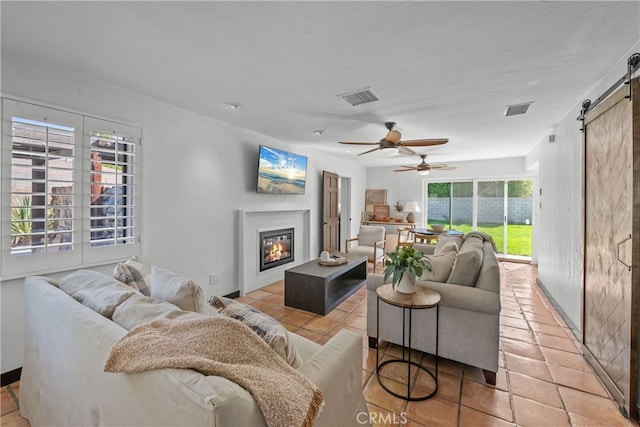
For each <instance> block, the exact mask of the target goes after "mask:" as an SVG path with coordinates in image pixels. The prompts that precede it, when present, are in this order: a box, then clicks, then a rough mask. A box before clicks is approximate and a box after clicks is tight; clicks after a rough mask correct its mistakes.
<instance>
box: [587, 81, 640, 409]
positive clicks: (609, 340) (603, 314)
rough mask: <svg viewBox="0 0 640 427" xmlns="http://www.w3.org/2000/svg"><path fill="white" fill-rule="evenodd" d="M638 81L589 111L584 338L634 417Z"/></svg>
mask: <svg viewBox="0 0 640 427" xmlns="http://www.w3.org/2000/svg"><path fill="white" fill-rule="evenodd" d="M632 83H633V90H634V94H633V98H632V101H630V100H629V99H626V98H625V95H627V94H628V90H629V88H628V86H623V87H621V88H620V89H619V90H617V91H616V92H614V93H613V94H612V95H611V96H610V97H609V98H607V99H606V100H604V101H603V102H602V103H600V104H599V105H597V106H596V107H595V108H594V109H593V110H592V111H591V112H589V113H587V115H586V116H585V133H584V135H585V151H584V154H585V166H584V174H585V176H584V185H585V230H584V236H585V237H584V239H585V241H584V245H585V246H584V282H583V287H584V288H583V298H584V304H583V310H584V312H583V325H582V326H583V327H582V332H583V337H582V339H583V349H584V353H585V356H586V357H587V359H589V361H590V362H591V364H592V365H593V366H594V368H595V369H596V371H597V372H598V374H599V375H600V377H601V378H602V380H603V382H604V383H605V384H606V385H607V388H608V389H609V391H610V392H611V394H612V395H613V396H614V398H615V399H616V400H617V402H618V404H619V406H620V408H621V409H623V410H624V411H625V412H626V414H628V415H629V416H632V417H635V403H636V394H637V371H638V367H637V351H638V348H637V342H636V339H635V337H636V336H637V335H636V334H637V327H638V326H637V323H638V313H637V310H638V307H637V300H638V292H639V291H638V271H637V270H638V264H637V261H634V260H637V259H638V255H639V254H638V253H637V248H638V240H639V239H638V228H639V226H638V218H637V216H638V208H637V206H638V200H637V185H638V176H639V175H638V170H637V169H638V163H639V162H638V159H637V156H638V148H637V144H638V141H637V139H638V138H639V136H640V134H639V132H640V129H639V127H638V123H634V121H636V122H638V121H640V117H639V116H638V112H639V110H638V104H639V102H638V101H639V100H638V98H639V93H638V80H637V79H635V80H634V81H633V82H632ZM634 109H635V112H634ZM634 116H635V117H634ZM634 126H635V129H634ZM634 139H635V144H636V148H635V150H634ZM634 151H635V153H634ZM634 154H635V156H636V158H635V161H634ZM634 164H635V165H634ZM634 169H635V171H634ZM634 174H635V175H634ZM634 179H635V181H634ZM634 182H635V185H636V189H635V190H634ZM634 195H635V196H634ZM634 199H635V200H634ZM634 211H635V213H634ZM634 215H635V217H636V218H635V220H634ZM634 221H635V225H634ZM634 228H635V229H634ZM634 248H635V249H634ZM634 252H636V253H634ZM634 263H635V265H633V266H632V264H634ZM632 267H633V268H632ZM634 301H635V303H634Z"/></svg>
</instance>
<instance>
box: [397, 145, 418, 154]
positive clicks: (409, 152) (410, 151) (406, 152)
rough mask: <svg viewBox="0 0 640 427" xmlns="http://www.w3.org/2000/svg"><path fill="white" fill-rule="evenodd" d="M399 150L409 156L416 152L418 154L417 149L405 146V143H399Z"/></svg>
mask: <svg viewBox="0 0 640 427" xmlns="http://www.w3.org/2000/svg"><path fill="white" fill-rule="evenodd" d="M398 150H399V151H400V152H401V153H402V154H407V155H409V156H413V155H414V154H416V152H415V151H413V150H412V149H411V148H408V147H405V146H404V145H398Z"/></svg>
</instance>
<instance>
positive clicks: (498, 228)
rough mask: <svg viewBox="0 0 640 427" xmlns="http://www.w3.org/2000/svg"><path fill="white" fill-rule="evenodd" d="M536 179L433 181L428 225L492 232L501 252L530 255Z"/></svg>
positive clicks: (427, 200) (427, 202)
mask: <svg viewBox="0 0 640 427" xmlns="http://www.w3.org/2000/svg"><path fill="white" fill-rule="evenodd" d="M532 187H533V181H532V180H530V179H527V180H495V181H459V182H430V183H428V184H427V197H426V205H427V206H426V225H427V226H428V227H430V226H431V225H432V224H444V225H445V226H446V228H447V229H454V230H458V231H462V232H464V233H468V232H470V231H472V230H478V231H483V232H485V233H487V234H489V235H490V236H491V237H492V238H493V240H494V242H495V243H496V247H497V252H498V253H500V254H508V255H516V256H524V257H530V256H531V251H532V245H531V244H532V238H533V237H532V236H533V230H532V227H533V225H532V215H533V203H532V199H533V193H532Z"/></svg>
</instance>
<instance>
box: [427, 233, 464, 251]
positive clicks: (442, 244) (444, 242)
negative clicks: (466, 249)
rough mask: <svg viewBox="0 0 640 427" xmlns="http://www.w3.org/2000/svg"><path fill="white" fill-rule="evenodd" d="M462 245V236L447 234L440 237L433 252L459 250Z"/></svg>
mask: <svg viewBox="0 0 640 427" xmlns="http://www.w3.org/2000/svg"><path fill="white" fill-rule="evenodd" d="M461 246H462V236H447V235H446V234H445V235H442V236H440V238H439V239H438V243H437V244H436V247H435V249H434V250H433V254H434V255H438V254H441V253H444V252H458V251H459V250H460V247H461Z"/></svg>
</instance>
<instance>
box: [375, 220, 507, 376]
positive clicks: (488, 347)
mask: <svg viewBox="0 0 640 427" xmlns="http://www.w3.org/2000/svg"><path fill="white" fill-rule="evenodd" d="M415 248H416V249H418V250H420V251H422V252H424V253H425V255H430V256H431V255H433V256H434V258H432V261H433V267H434V271H433V272H430V273H428V272H425V274H424V275H423V278H422V279H419V280H417V281H416V283H417V284H418V285H419V286H425V287H427V288H430V289H433V290H435V291H437V292H438V293H439V294H440V296H441V301H440V319H439V320H440V334H439V349H438V353H439V356H440V357H444V358H446V359H450V360H455V361H458V362H461V363H464V364H467V365H471V366H475V367H478V368H481V369H482V370H483V371H484V376H485V380H486V382H487V383H489V384H494V385H495V383H496V373H497V371H498V351H499V347H500V343H499V338H500V270H499V265H498V260H497V259H496V255H495V251H494V245H493V241H492V240H491V238H490V237H489V236H487V235H485V234H484V233H478V232H472V233H469V234H468V235H465V236H461V237H460V238H457V237H443V238H441V239H440V241H439V242H438V245H420V244H416V245H415ZM456 248H457V250H454V249H456ZM443 250H444V251H445V252H442V251H443ZM449 251H450V252H449ZM434 253H436V255H434ZM451 263H453V265H452V264H451ZM425 276H429V280H424V278H425ZM383 279H384V277H383V275H381V274H370V275H368V276H367V334H368V335H369V346H370V347H375V345H377V339H376V315H377V308H376V289H377V288H378V287H379V286H381V285H382V284H384V280H383ZM434 279H435V280H434ZM435 316H436V310H414V313H413V328H412V336H411V346H412V348H413V349H418V350H421V351H424V352H426V353H430V354H435V324H436V317H435ZM379 338H380V339H382V340H384V341H387V342H392V343H395V344H400V345H401V344H402V309H401V308H398V307H393V306H390V305H388V304H385V303H383V302H380V337H379Z"/></svg>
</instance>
